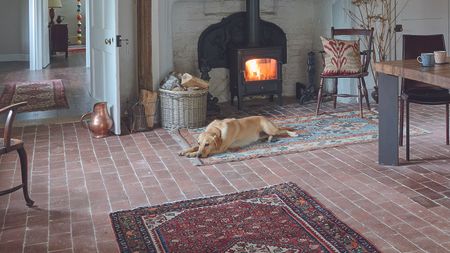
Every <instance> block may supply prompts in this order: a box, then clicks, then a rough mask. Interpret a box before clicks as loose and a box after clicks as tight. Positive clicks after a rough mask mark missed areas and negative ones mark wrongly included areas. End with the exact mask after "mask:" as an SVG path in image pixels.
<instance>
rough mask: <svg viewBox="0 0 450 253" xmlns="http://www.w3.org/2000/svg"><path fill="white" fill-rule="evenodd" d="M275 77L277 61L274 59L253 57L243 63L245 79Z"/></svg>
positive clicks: (271, 78) (257, 79)
mask: <svg viewBox="0 0 450 253" xmlns="http://www.w3.org/2000/svg"><path fill="white" fill-rule="evenodd" d="M274 79H277V61H276V60H274V59H253V60H248V61H247V62H246V63H245V81H247V82H249V81H265V80H274Z"/></svg>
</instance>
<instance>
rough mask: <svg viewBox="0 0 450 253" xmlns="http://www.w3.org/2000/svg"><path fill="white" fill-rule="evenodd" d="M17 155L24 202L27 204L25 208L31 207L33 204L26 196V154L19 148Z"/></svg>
mask: <svg viewBox="0 0 450 253" xmlns="http://www.w3.org/2000/svg"><path fill="white" fill-rule="evenodd" d="M17 153H19V158H20V169H21V171H22V189H23V196H24V197H25V201H26V202H27V206H29V207H32V206H33V204H34V201H33V200H31V198H30V196H29V195H28V159H27V152H26V151H25V148H23V147H22V148H20V149H18V150H17Z"/></svg>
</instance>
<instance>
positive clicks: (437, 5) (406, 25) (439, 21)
mask: <svg viewBox="0 0 450 253" xmlns="http://www.w3.org/2000/svg"><path fill="white" fill-rule="evenodd" d="M405 3H406V5H405ZM397 6H398V8H397V12H398V13H399V15H398V19H397V24H401V25H402V26H403V32H401V33H398V34H397V59H401V58H402V50H403V47H402V46H403V45H402V44H403V39H402V36H403V34H413V35H431V34H444V37H445V40H446V43H447V49H448V45H449V36H448V35H449V13H448V12H449V0H427V1H424V0H399V1H398V5H397ZM403 6H405V7H404V8H402V7H403Z"/></svg>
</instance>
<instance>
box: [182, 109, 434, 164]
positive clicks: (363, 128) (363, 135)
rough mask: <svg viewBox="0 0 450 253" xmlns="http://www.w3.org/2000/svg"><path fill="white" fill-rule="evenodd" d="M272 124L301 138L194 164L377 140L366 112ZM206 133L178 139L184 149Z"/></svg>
mask: <svg viewBox="0 0 450 253" xmlns="http://www.w3.org/2000/svg"><path fill="white" fill-rule="evenodd" d="M271 120H272V121H273V122H274V123H275V124H277V125H278V126H281V127H289V128H293V129H295V130H296V132H297V134H298V137H295V138H292V137H288V136H285V137H277V138H274V140H273V141H272V142H270V143H269V142H267V141H259V142H257V143H254V144H251V145H249V146H246V147H242V148H240V149H237V150H233V151H229V152H226V153H223V154H217V155H213V156H210V157H208V158H192V159H191V160H192V161H193V163H194V164H196V165H209V164H216V163H223V162H231V161H240V160H247V159H252V158H257V157H266V156H274V155H280V154H288V153H295V152H302V151H310V150H314V149H323V148H330V147H337V146H342V145H349V144H356V143H365V142H372V141H376V140H378V114H377V113H376V112H366V113H365V117H364V118H363V119H362V118H360V116H359V111H351V112H339V113H330V114H323V115H320V116H318V117H316V116H315V115H310V116H305V117H296V116H290V117H282V118H271ZM203 131H204V128H198V129H180V130H179V132H178V136H176V138H175V139H177V140H181V141H180V144H181V145H182V146H183V147H187V146H192V145H194V144H196V143H197V141H196V140H197V137H198V135H199V134H200V133H202V132H203ZM425 133H428V132H427V131H425V130H423V129H418V128H414V127H412V128H411V134H412V135H420V134H425ZM179 137H181V138H179Z"/></svg>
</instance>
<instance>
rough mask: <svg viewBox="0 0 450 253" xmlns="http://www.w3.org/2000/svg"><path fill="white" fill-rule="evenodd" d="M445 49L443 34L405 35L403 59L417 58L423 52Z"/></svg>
mask: <svg viewBox="0 0 450 253" xmlns="http://www.w3.org/2000/svg"><path fill="white" fill-rule="evenodd" d="M434 51H445V39H444V35H443V34H436V35H408V34H405V35H403V59H404V60H409V59H416V58H417V57H418V56H419V55H420V54H421V53H433V52H434Z"/></svg>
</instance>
